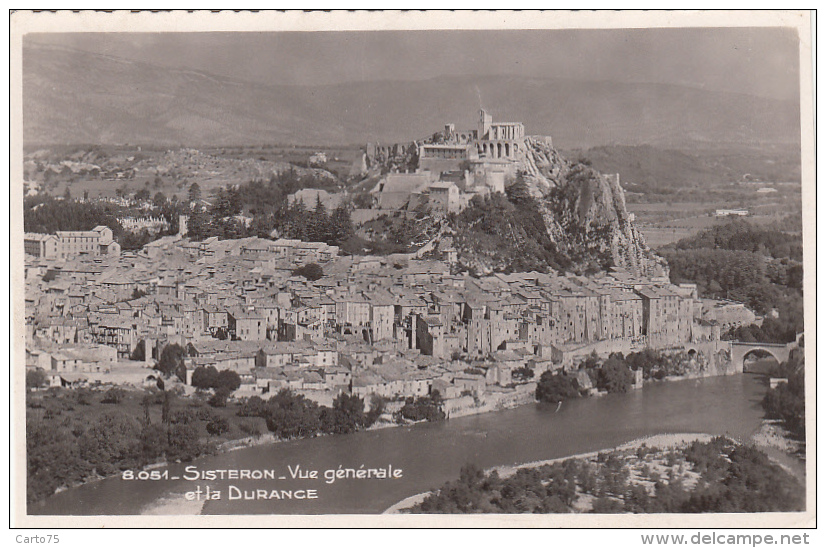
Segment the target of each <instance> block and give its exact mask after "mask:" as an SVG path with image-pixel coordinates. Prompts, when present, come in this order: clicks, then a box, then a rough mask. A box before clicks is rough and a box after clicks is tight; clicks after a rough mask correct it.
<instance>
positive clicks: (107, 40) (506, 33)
mask: <svg viewBox="0 0 826 548" xmlns="http://www.w3.org/2000/svg"><path fill="white" fill-rule="evenodd" d="M29 40H31V41H34V42H39V43H48V44H55V45H62V46H67V47H71V48H76V49H80V50H84V51H89V52H93V53H100V54H106V55H112V56H116V57H122V58H127V59H132V60H136V61H142V62H148V63H152V64H156V65H162V66H167V67H175V68H185V69H192V70H199V71H205V72H210V73H213V74H217V75H221V76H226V77H230V78H235V79H240V80H246V81H251V82H258V83H263V84H287V85H319V84H335V83H341V82H353V81H374V80H426V79H429V78H434V77H437V76H442V75H459V74H460V75H520V76H534V77H540V78H567V79H574V80H607V81H617V82H647V83H664V84H678V85H688V86H692V87H698V88H703V89H708V90H713V91H730V92H735V93H748V94H752V95H759V96H763V97H770V98H775V99H797V98H798V95H799V92H798V74H799V66H798V40H797V35H796V33H795V31H794V30H793V29H781V28H705V29H697V28H693V29H692V28H685V29H679V28H678V29H600V30H591V29H588V30H515V31H514V30H497V31H493V30H472V31H449V30H447V31H446V30H438V31H373V32H352V31H348V32H235V33H231V32H205V33H49V34H43V33H39V34H29V35H27V36H26V38H25V39H24V47H25V44H26V43H28V41H29Z"/></svg>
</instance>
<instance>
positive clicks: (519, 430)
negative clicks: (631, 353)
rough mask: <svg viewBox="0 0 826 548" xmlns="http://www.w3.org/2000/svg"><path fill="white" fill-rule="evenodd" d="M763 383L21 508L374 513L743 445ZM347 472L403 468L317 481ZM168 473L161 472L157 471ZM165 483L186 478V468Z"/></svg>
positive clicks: (710, 381) (110, 483)
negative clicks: (600, 454)
mask: <svg viewBox="0 0 826 548" xmlns="http://www.w3.org/2000/svg"><path fill="white" fill-rule="evenodd" d="M764 393H765V385H764V384H762V382H761V377H760V376H757V375H751V374H739V375H732V376H727V377H714V378H707V379H687V380H679V381H671V382H659V383H652V384H647V385H646V386H645V387H644V388H643V389H642V390H637V391H633V392H631V393H628V394H611V395H608V396H604V397H600V398H585V399H580V400H571V401H568V402H565V403H564V404H563V405H562V407H561V408H560V409H559V411H557V406H556V405H542V404H533V405H526V406H522V407H519V408H517V409H512V410H507V411H500V412H496V413H487V414H483V415H475V416H469V417H462V418H456V419H451V420H449V421H446V422H442V423H428V424H417V425H414V426H408V427H399V428H386V429H382V430H373V431H367V432H358V433H356V434H351V435H345V436H325V437H320V438H314V439H306V440H296V441H291V442H284V443H276V444H270V445H263V446H258V447H250V448H244V449H240V450H236V451H231V452H228V453H224V454H220V455H214V456H210V457H205V458H202V459H199V460H197V461H195V462H194V463H191V464H190V466H192V465H194V466H197V468H198V469H199V470H202V471H203V470H208V469H215V470H217V469H236V470H241V469H266V470H275V472H276V474H277V477H280V476H286V477H287V478H290V475H289V470H288V466H292V467H293V468H294V467H295V466H296V465H300V467H301V469H302V470H317V471H318V472H319V476H320V478H319V479H303V480H293V479H291V478H290V479H284V480H279V479H274V480H259V481H255V480H223V481H221V480H215V481H201V480H197V481H188V480H185V479H178V480H171V479H170V480H161V481H124V480H122V479H121V478H119V477H117V478H109V479H106V480H103V481H99V482H95V483H90V484H87V485H83V486H80V487H76V488H73V489H69V490H66V491H63V492H61V493H58V494H56V495H54V496H52V497H50V498H49V499H47V500H46V501H44V502H43V503H41V504H39V505H36V506H34V507H30V508H29V513H31V514H43V515H132V514H141V513H145V512H148V511H151V509H152V508H153V507H156V506H157V505H158V503H159V501H162V500H170V499H176V498H180V497H182V496H183V494H184V493H185V492H189V491H194V490H195V489H196V487H198V486H200V487H201V489H202V490H205V489H206V487H207V486H209V487H210V489H211V490H213V491H214V490H216V489H217V490H219V491H220V492H221V497H222V499H221V500H210V501H207V502H206V503H205V504H204V506H203V510H202V513H204V514H338V513H347V514H353V513H380V512H382V511H384V510H385V509H386V508H388V507H389V506H391V505H392V504H394V503H396V502H398V501H399V500H401V499H403V498H405V497H408V496H410V495H414V494H416V493H420V492H423V491H428V490H430V489H433V488H436V487H438V486H440V485H442V484H443V483H444V482H445V481H448V480H451V479H455V478H456V477H458V474H459V470H460V468H461V467H462V465H464V464H465V463H467V462H472V463H475V464H476V465H478V466H480V467H482V468H489V467H492V466H497V465H508V464H521V463H525V462H531V461H537V460H544V459H551V458H557V457H564V456H568V455H574V454H578V453H583V452H589V451H595V450H600V449H607V448H611V447H615V446H617V445H621V444H623V443H625V442H628V441H631V440H634V439H638V438H641V437H645V436H650V435H654V434H662V433H677V432H705V433H711V434H727V435H730V436H733V437H735V438H741V439H746V438H748V437H749V436H750V435H751V434H752V433H754V432H755V431H756V430H757V428H758V427H759V426H760V423H761V419H762V416H763V413H762V409H761V408H760V400H761V399H762V397H763V394H764ZM340 465H341V466H343V467H344V468H356V469H358V468H359V467H360V466H361V465H364V466H365V468H379V467H385V468H386V467H388V466H392V467H393V469H401V470H402V477H401V478H395V479H342V480H336V481H335V482H334V483H332V484H328V483H326V481H325V479H324V478H323V475H324V471H325V470H328V469H337V468H338V467H339V466H340ZM164 470H165V469H163V468H162V469H160V471H164ZM168 470H169V476H170V477H174V476H179V477H183V474H184V473H185V470H184V468H183V465H178V464H175V465H171V466H169V468H168ZM230 484H231V485H234V486H236V487H238V488H239V489H241V490H244V489H246V490H249V489H266V490H267V492H268V493H269V492H270V490H272V489H279V490H299V489H303V490H306V489H313V490H315V491H316V492H317V497H318V498H316V499H309V500H308V499H304V500H295V499H293V500H272V499H269V500H253V501H250V500H228V496H229V494H228V491H227V489H228V486H229V485H230Z"/></svg>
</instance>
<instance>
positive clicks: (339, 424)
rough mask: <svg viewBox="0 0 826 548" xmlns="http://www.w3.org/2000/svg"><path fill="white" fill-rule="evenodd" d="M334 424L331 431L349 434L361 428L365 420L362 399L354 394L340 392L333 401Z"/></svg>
mask: <svg viewBox="0 0 826 548" xmlns="http://www.w3.org/2000/svg"><path fill="white" fill-rule="evenodd" d="M333 413H334V424H333V427H332V431H333V432H334V433H336V434H349V433H350V432H355V431H356V430H359V429H360V428H363V427H364V425H365V422H366V416H365V414H364V400H363V399H361V398H360V397H358V396H356V395H355V394H352V395H351V394H347V393H345V392H342V393H341V394H339V396H338V397H337V398H336V399H335V401H333Z"/></svg>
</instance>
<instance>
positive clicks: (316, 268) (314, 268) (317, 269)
mask: <svg viewBox="0 0 826 548" xmlns="http://www.w3.org/2000/svg"><path fill="white" fill-rule="evenodd" d="M293 275H294V276H304V277H305V278H306V279H308V280H310V281H311V282H314V281H316V280H320V279H321V278H322V277H324V269H323V268H321V265H318V264H316V263H310V264H307V265H304V266H302V267H299V268H296V269H295V270H293Z"/></svg>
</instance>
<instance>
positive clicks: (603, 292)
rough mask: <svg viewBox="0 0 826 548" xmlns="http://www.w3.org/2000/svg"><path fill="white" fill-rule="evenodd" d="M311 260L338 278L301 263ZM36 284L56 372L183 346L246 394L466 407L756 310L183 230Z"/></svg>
mask: <svg viewBox="0 0 826 548" xmlns="http://www.w3.org/2000/svg"><path fill="white" fill-rule="evenodd" d="M96 230H97V229H96ZM93 232H94V234H98V233H99V232H96V231H93ZM26 251H27V252H28V251H29V248H28V246H27V248H26ZM308 263H317V264H318V265H320V266H321V268H322V270H323V274H324V275H323V277H321V278H320V279H318V280H315V281H310V280H308V279H306V278H304V277H303V276H298V275H296V274H294V270H295V269H296V267H298V266H301V265H305V264H308ZM25 280H26V293H25V311H26V327H27V333H26V335H27V339H26V340H27V366H29V367H40V368H42V369H44V370H46V371H47V373H48V374H49V375H50V378H51V380H52V383H53V384H55V385H57V384H62V385H75V384H76V383H78V382H100V383H111V382H115V383H131V384H143V383H146V382H154V380H155V379H156V377H157V375H156V373H154V371H153V370H152V369H151V368H152V367H153V366H154V364H155V363H156V362H157V361H158V359H159V358H160V356H161V353H162V351H163V349H164V348H165V347H166V346H167V345H169V344H177V345H180V346H181V347H183V348H184V349H186V358H185V360H184V365H185V368H186V374H185V375H182V377H185V379H183V380H184V381H185V382H186V383H187V384H188V383H189V382H190V381H191V378H192V374H193V372H194V371H195V369H196V368H198V367H206V366H213V367H215V368H216V369H217V370H219V371H220V370H225V369H229V370H233V371H236V372H237V373H238V374H239V376H240V377H241V379H242V386H241V388H240V389H239V391H238V393H237V395H239V396H240V395H253V394H259V395H261V394H267V393H273V391H277V390H279V389H281V388H290V389H292V390H294V391H297V392H300V393H303V394H305V395H307V397H311V398H314V399H315V400H317V401H319V402H327V403H329V402H331V401H332V399H333V398H335V397H336V395H338V394H339V393H340V392H341V391H346V392H350V393H353V394H358V395H360V396H364V397H365V398H366V399H369V397H370V396H371V395H379V396H383V397H385V398H391V399H392V398H406V397H411V396H413V397H416V396H423V395H427V394H430V393H432V391H433V390H438V391H439V393H440V394H441V395H442V397H443V398H445V399H446V401H447V404H446V405H447V406H448V409H452V410H453V411H454V412H457V413H458V412H461V410H462V409H468V408H471V407H474V406H476V407H479V406H484V405H509V404H512V403H515V402H518V401H522V400H526V401H527V399H529V398H530V397H532V396H531V394H532V391H533V387H534V386H535V384H534V382H535V380H536V379H537V378H538V377H539V375H540V374H541V373H542V372H543V371H545V370H548V369H559V368H574V367H575V366H576V365H577V363H578V362H579V361H581V360H582V359H584V358H585V357H586V356H588V355H590V354H591V353H592V352H597V353H599V354H603V355H607V354H609V353H610V352H615V351H620V352H629V351H634V350H640V349H643V348H646V347H650V348H676V347H680V346H681V345H685V344H687V343H689V342H696V341H719V338H720V323H719V322H718V321H717V320H716V318H715V314H717V315H720V316H721V318H720V319H721V320H722V321H724V322H725V324H726V326H729V325H730V324H731V323H732V322H737V321H743V322H745V321H748V319H749V318H748V317H747V316H748V314H741V313H740V308H739V307H737V306H736V305H734V304H729V305H720V304H719V303H714V302H709V301H703V300H700V299H698V298H697V294H696V288H695V287H694V286H692V285H679V286H676V285H673V284H671V283H669V281H668V280H667V279H663V278H641V277H639V276H635V275H633V274H631V273H629V272H627V271H625V270H622V269H619V268H615V269H613V270H611V271H609V272H607V273H603V274H601V275H597V276H589V277H584V276H574V275H564V276H562V275H556V274H553V273H552V274H545V273H537V272H530V273H514V274H495V275H492V276H488V277H484V278H473V277H470V276H468V275H467V274H461V275H457V274H454V273H451V270H450V264H449V263H448V262H446V261H441V260H420V259H415V258H411V257H408V256H388V257H376V256H346V257H339V256H338V250H337V249H336V248H334V247H331V246H327V245H326V244H318V243H311V242H301V241H297V240H286V239H277V240H269V239H261V238H245V239H239V240H218V239H216V238H210V239H207V240H204V241H202V242H191V241H189V240H187V239H185V238H181V237H180V236H179V235H178V236H170V237H166V238H162V239H160V240H157V241H155V242H152V243H151V244H148V245H147V246H145V247H144V248H143V249H142V250H141V252H139V253H121V254H118V255H113V254H102V253H68V254H67V253H56V254H48V253H47V254H44V253H27V256H26V269H25ZM735 309H736V310H735ZM492 402H493V403H492Z"/></svg>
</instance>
